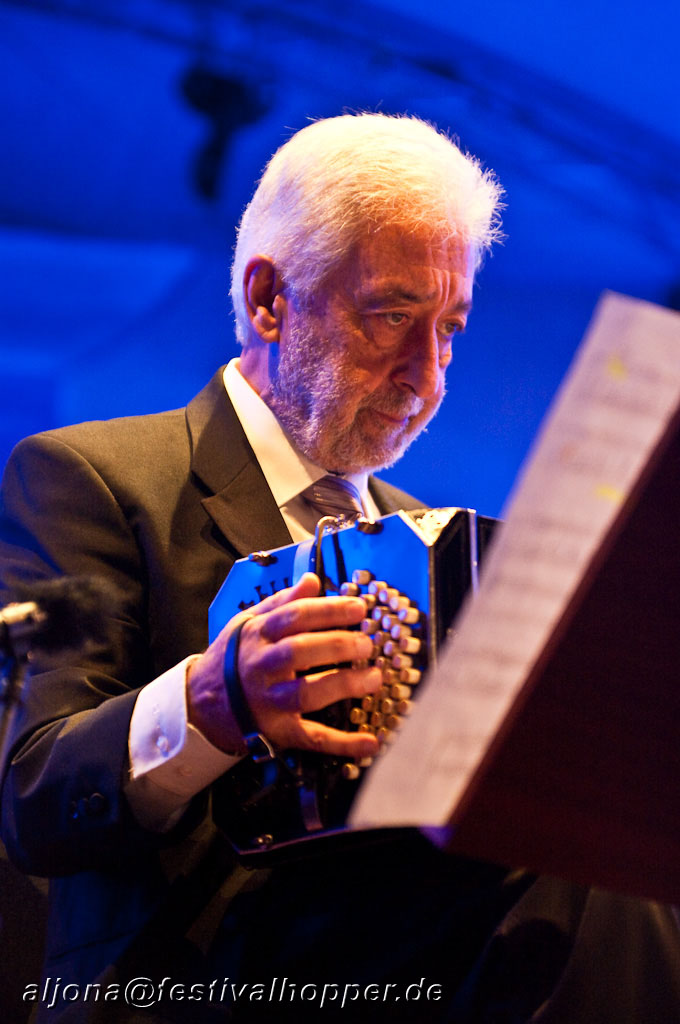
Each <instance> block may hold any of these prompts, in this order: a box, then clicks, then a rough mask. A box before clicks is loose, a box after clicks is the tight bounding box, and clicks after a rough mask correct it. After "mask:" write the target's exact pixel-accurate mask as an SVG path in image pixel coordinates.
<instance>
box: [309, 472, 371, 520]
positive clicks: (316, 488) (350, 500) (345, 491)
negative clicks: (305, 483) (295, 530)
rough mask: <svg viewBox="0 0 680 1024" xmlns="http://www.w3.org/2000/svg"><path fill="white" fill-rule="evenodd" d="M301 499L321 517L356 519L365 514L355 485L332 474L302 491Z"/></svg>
mask: <svg viewBox="0 0 680 1024" xmlns="http://www.w3.org/2000/svg"><path fill="white" fill-rule="evenodd" d="M301 497H303V498H304V499H305V501H306V502H307V504H308V505H311V507H312V508H313V509H316V511H317V512H318V513H319V515H321V516H344V517H345V518H346V519H356V518H357V517H358V516H363V514H364V509H363V505H362V504H361V497H360V495H359V492H358V490H357V489H356V487H355V486H354V484H352V483H350V482H349V480H345V479H343V477H341V476H333V475H332V474H330V473H329V474H328V476H323V477H321V479H320V480H316V481H315V482H314V483H313V484H311V486H310V487H307V488H306V489H305V490H304V491H302V493H301Z"/></svg>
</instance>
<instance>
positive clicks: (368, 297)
mask: <svg viewBox="0 0 680 1024" xmlns="http://www.w3.org/2000/svg"><path fill="white" fill-rule="evenodd" d="M436 296H437V293H436V292H428V293H427V294H426V295H423V294H422V293H420V294H419V293H418V292H410V291H408V289H406V288H403V287H401V286H400V285H395V286H394V287H387V288H380V289H376V290H375V291H368V292H365V293H364V294H363V295H361V296H360V298H361V301H362V302H365V303H368V304H369V305H370V304H372V303H375V304H376V305H388V304H389V303H391V302H431V301H432V299H434V298H436ZM471 309H472V300H471V299H465V300H463V301H462V302H459V303H458V304H457V305H456V306H454V307H453V311H454V312H456V313H469V312H470V310H471Z"/></svg>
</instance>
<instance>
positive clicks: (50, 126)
mask: <svg viewBox="0 0 680 1024" xmlns="http://www.w3.org/2000/svg"><path fill="white" fill-rule="evenodd" d="M566 6H567V5H564V4H563V3H561V2H558V0H543V2H541V3H540V4H538V3H536V4H533V3H531V2H527V3H525V4H515V3H512V4H511V3H507V2H503V0H479V2H477V3H476V4H474V5H467V6H466V7H465V8H464V9H463V7H462V5H458V4H454V3H451V4H448V5H442V4H441V3H438V4H434V3H433V4H421V5H419V6H418V9H417V10H415V9H413V5H412V4H411V3H410V2H409V3H407V2H406V0H401V2H400V0H380V2H378V0H374V2H373V3H349V4H343V5H342V9H341V10H336V5H335V4H333V3H330V2H326V0H316V3H314V4H306V3H300V2H285V0H279V2H278V3H277V4H276V5H274V4H269V3H266V2H263V3H261V4H259V5H252V4H249V3H246V2H240V0H235V2H230V3H226V2H222V3H221V2H217V0H215V2H211V0H204V2H202V3H189V2H180V0H142V2H137V3H131V2H130V3H120V2H116V3H114V2H112V0H99V2H93V0H89V2H88V0H70V2H67V0H61V2H59V0H55V2H31V0H24V2H22V3H12V2H0V76H1V81H2V89H1V93H0V104H1V107H0V109H2V124H3V147H2V148H3V155H2V158H1V160H0V282H1V285H0V363H1V366H2V378H1V382H0V464H2V463H3V462H4V460H5V458H6V456H7V454H8V452H9V450H10V448H11V446H12V444H14V443H15V442H16V440H18V438H20V437H21V436H23V435H24V434H26V433H29V432H34V431H36V430H40V429H43V428H47V427H52V426H56V425H61V424H64V423H70V422H75V421H78V420H82V419H90V418H107V417H110V416H117V415H126V414H130V413H137V412H145V411H153V410H158V409H162V408H168V407H171V406H177V405H182V404H184V403H185V402H186V401H187V400H188V399H189V398H190V397H191V396H192V395H193V394H194V393H195V392H196V391H197V390H198V389H199V388H200V387H201V386H202V385H203V383H204V382H205V381H207V379H208V378H209V377H210V376H211V374H212V372H213V371H214V369H215V368H216V367H217V366H218V365H220V364H221V363H223V362H225V361H226V360H227V359H229V358H230V357H231V356H232V355H234V354H235V351H236V350H235V345H234V342H233V339H232V332H231V313H230V308H229V302H228V272H229V262H230V251H231V247H232V245H233V238H234V224H235V223H236V221H237V220H238V217H239V214H240V211H241V210H242V208H243V205H244V203H245V202H246V201H247V198H248V195H249V193H250V190H251V188H252V183H253V181H254V180H255V178H256V177H257V175H258V174H259V171H260V169H261V167H262V165H263V163H264V162H265V160H266V158H267V156H268V155H269V154H270V152H271V151H272V150H273V149H274V148H275V147H276V146H277V145H278V144H279V143H280V142H281V141H283V139H285V138H286V137H287V135H288V134H290V132H291V131H292V130H295V129H297V128H299V127H301V126H302V125H304V123H305V122H306V120H307V119H308V118H310V117H312V118H313V117H319V116H326V115H331V114H335V113H338V112H341V111H342V110H343V109H382V110H385V111H388V112H399V111H408V112H411V113H416V114H419V115H420V116H422V117H425V118H427V119H431V120H434V121H436V122H437V123H438V124H439V125H440V126H441V127H443V128H446V129H449V130H450V131H452V132H453V133H454V134H456V135H457V136H458V137H459V138H460V140H461V142H462V144H463V146H464V147H466V148H469V149H470V150H471V151H472V152H474V153H476V154H477V155H478V156H480V157H481V158H482V160H483V161H484V163H485V164H486V165H487V166H490V167H493V168H494V169H495V170H496V172H497V173H498V175H499V177H500V179H501V181H502V182H503V184H504V185H505V187H506V190H507V211H506V215H505V230H506V233H507V240H506V242H505V244H504V245H503V246H502V247H501V248H500V249H498V251H497V252H496V254H495V255H494V257H493V258H492V259H491V260H490V261H488V263H487V265H486V267H485V268H484V270H483V272H482V273H481V275H480V277H479V283H478V286H477V290H476V295H475V304H476V305H475V311H474V314H473V316H472V319H471V321H470V327H469V330H468V332H467V333H466V334H465V335H464V336H463V337H462V338H460V339H459V341H458V343H457V350H456V353H455V361H454V365H453V367H452V370H451V374H450V392H449V396H448V399H447V402H446V403H445V407H444V409H443V411H442V412H441V413H440V415H439V417H438V418H437V420H436V421H435V423H434V424H433V425H432V427H431V428H430V430H429V432H428V434H427V436H425V437H424V438H423V439H421V441H420V442H419V443H418V444H417V445H416V446H415V447H414V448H413V449H412V450H411V451H410V452H409V453H408V455H407V456H406V458H405V459H404V460H403V461H402V462H401V463H400V464H399V465H398V466H397V467H396V468H395V469H394V470H392V471H391V472H390V473H389V474H388V475H389V477H390V478H391V479H393V480H394V481H395V482H397V483H399V484H400V485H402V486H404V487H406V488H407V489H408V490H410V491H412V492H414V493H417V494H418V495H420V496H422V498H423V499H424V500H425V501H427V502H428V503H430V504H435V505H437V504H460V505H470V506H473V507H476V508H478V509H479V510H480V511H482V512H485V513H488V514H497V513H499V511H500V510H501V508H502V505H503V502H504V499H505V497H506V495H507V493H508V491H509V489H510V487H511V484H512V481H513V479H514V477H515V475H516V472H517V469H518V466H519V465H520V463H521V460H522V458H523V456H524V453H525V452H526V449H527V446H528V445H529V443H530V440H531V438H532V436H533V435H534V433H535V431H536V428H537V426H538V424H539V423H540V420H541V417H542V415H543V413H544V411H545V408H546V406H547V404H548V402H549V401H550V398H551V396H552V394H553V393H554V391H555V388H556V387H557V385H558V382H559V380H560V378H561V377H562V375H563V373H564V371H565V369H566V368H567V366H568V364H569V361H570V359H571V356H572V354H573V352H574V349H575V346H576V345H577V343H578V341H579V339H580V337H581V335H582V334H583V331H584V330H585V328H586V325H587V323H588V321H589V318H590V316H591V313H592V310H593V307H594V305H595V303H596V301H597V298H598V295H599V294H600V293H601V292H602V291H603V290H604V289H614V290H618V291H623V292H627V293H629V294H632V295H636V296H639V297H641V298H646V299H650V300H652V301H655V302H659V303H661V304H675V305H677V303H678V293H679V291H680V177H679V176H680V171H679V168H680V117H679V116H678V114H679V113H680V109H679V107H680V100H679V99H678V97H679V96H680V88H679V86H680V72H679V71H678V61H677V56H676V54H675V48H676V44H677V39H678V33H679V30H680V8H679V7H678V5H677V4H671V3H670V2H668V3H654V2H652V3H649V4H647V5H645V7H644V11H641V8H640V6H639V4H633V3H628V2H623V3H614V2H613V0H611V2H605V0H578V2H572V3H570V4H569V5H568V10H566Z"/></svg>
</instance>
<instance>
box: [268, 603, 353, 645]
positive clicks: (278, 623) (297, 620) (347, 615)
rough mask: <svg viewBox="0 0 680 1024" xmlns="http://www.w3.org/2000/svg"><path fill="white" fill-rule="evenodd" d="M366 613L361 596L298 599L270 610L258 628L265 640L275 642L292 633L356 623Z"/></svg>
mask: <svg viewBox="0 0 680 1024" xmlns="http://www.w3.org/2000/svg"><path fill="white" fill-rule="evenodd" d="M365 616H366V604H365V602H364V601H363V600H362V599H361V598H360V597H323V598H319V597H310V598H300V599H298V600H294V601H289V602H287V603H286V604H285V605H283V606H281V607H279V608H277V609H275V610H272V611H271V612H269V613H268V614H267V617H266V618H265V619H263V620H262V621H261V622H260V624H259V629H260V633H261V635H262V636H263V637H264V639H265V640H269V641H270V642H271V643H276V642H277V640H282V639H283V638H284V637H287V636H292V635H293V634H295V633H307V632H310V631H312V630H321V629H333V628H336V629H337V628H341V627H343V626H344V627H348V626H357V625H358V624H359V623H360V622H361V620H362V619H363V618H365Z"/></svg>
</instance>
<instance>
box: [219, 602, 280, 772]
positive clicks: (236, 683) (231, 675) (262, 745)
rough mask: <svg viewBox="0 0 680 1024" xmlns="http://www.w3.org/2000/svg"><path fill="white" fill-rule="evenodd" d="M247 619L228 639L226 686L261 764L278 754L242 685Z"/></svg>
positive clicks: (250, 750)
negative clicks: (261, 728)
mask: <svg viewBox="0 0 680 1024" xmlns="http://www.w3.org/2000/svg"><path fill="white" fill-rule="evenodd" d="M247 621H248V620H247V619H244V620H243V622H240V623H239V624H238V626H237V627H236V628H235V629H234V630H232V633H231V636H230V637H229V640H228V641H227V646H226V649H225V652H224V669H223V673H224V688H225V690H226V691H227V699H228V700H229V706H230V708H231V712H232V714H233V716H234V718H235V719H236V724H237V725H238V727H239V729H240V730H241V733H242V734H243V739H244V740H245V742H246V746H247V748H248V753H249V754H250V756H251V757H252V759H253V761H255V762H256V763H257V764H259V763H260V762H262V761H273V760H274V758H275V757H276V754H275V753H274V748H273V747H272V745H271V743H270V742H269V740H268V739H267V738H266V737H265V736H263V735H262V733H261V732H259V731H258V728H257V723H256V722H255V719H254V718H253V714H252V711H251V710H250V705H249V704H248V701H247V699H246V695H245V693H244V692H243V687H242V686H241V678H240V676H239V674H238V651H239V646H240V643H241V630H242V629H243V627H244V626H245V624H246V622H247Z"/></svg>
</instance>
